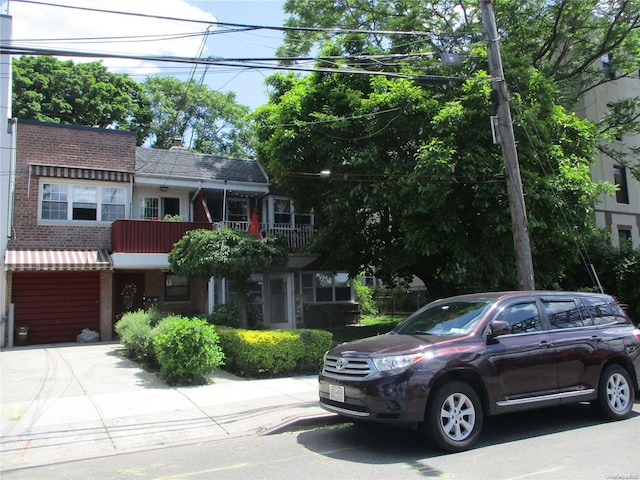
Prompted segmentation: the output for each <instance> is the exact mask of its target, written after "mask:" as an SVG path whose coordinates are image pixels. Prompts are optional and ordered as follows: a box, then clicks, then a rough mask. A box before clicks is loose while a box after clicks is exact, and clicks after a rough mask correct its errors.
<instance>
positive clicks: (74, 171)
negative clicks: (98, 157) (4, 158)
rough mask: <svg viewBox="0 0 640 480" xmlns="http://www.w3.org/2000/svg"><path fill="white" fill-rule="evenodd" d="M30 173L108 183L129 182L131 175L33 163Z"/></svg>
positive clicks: (103, 170) (123, 172) (104, 170)
mask: <svg viewBox="0 0 640 480" xmlns="http://www.w3.org/2000/svg"><path fill="white" fill-rule="evenodd" d="M29 169H30V170H29V171H30V173H33V174H34V175H40V176H43V177H57V178H69V179H75V180H102V181H106V182H129V180H130V179H131V173H129V172H125V171H123V170H106V169H101V168H89V167H71V166H65V165H43V164H37V163H32V164H30V165H29Z"/></svg>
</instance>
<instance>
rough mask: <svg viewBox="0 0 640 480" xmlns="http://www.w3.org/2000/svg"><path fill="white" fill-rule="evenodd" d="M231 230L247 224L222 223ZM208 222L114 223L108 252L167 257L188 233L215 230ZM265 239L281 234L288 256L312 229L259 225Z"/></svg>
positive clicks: (309, 227) (286, 225)
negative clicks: (175, 244)
mask: <svg viewBox="0 0 640 480" xmlns="http://www.w3.org/2000/svg"><path fill="white" fill-rule="evenodd" d="M221 223H224V224H225V225H226V226H228V227H229V228H233V229H234V230H241V231H246V230H247V229H248V228H249V222H241V221H233V222H221ZM214 225H216V224H212V223H207V222H166V221H157V220H124V219H121V220H116V221H115V222H113V225H112V227H111V248H112V249H113V251H114V252H116V253H168V252H170V251H171V249H172V248H173V244H174V243H176V242H177V241H178V240H180V239H181V238H182V237H183V236H184V234H185V233H187V232H188V231H191V230H198V229H201V228H203V229H211V228H214ZM261 230H262V232H263V234H265V235H275V234H277V233H282V234H284V235H285V236H286V237H287V243H288V245H289V251H290V252H296V251H298V250H300V249H301V248H302V247H303V246H304V245H305V244H306V243H307V242H308V241H309V238H310V237H311V235H312V234H313V226H312V225H299V226H296V227H295V228H292V227H291V225H288V224H274V225H262V226H261Z"/></svg>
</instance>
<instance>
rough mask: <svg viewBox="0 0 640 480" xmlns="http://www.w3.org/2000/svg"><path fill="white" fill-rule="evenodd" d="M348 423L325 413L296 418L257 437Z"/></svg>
mask: <svg viewBox="0 0 640 480" xmlns="http://www.w3.org/2000/svg"><path fill="white" fill-rule="evenodd" d="M348 422H349V421H348V420H346V419H345V418H343V417H341V416H340V415H338V414H336V413H325V414H321V415H310V416H307V417H297V418H293V419H291V420H288V421H286V422H283V423H280V424H278V425H276V426H274V427H271V428H268V429H266V430H264V431H263V432H260V433H259V434H258V435H259V436H267V435H278V434H280V433H285V432H295V431H297V430H305V429H308V428H321V427H328V426H330V425H337V424H340V423H348Z"/></svg>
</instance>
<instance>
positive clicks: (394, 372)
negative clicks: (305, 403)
mask: <svg viewBox="0 0 640 480" xmlns="http://www.w3.org/2000/svg"><path fill="white" fill-rule="evenodd" d="M639 375H640V330H639V329H638V328H636V327H634V326H633V324H632V323H631V321H630V319H629V317H628V316H627V315H626V314H625V312H624V311H623V310H622V308H621V307H620V306H619V305H618V303H616V301H615V300H614V299H613V298H612V297H610V296H608V295H603V294H595V293H575V292H545V291H531V292H493V293H482V294H473V295H463V296H458V297H452V298H446V299H442V300H438V301H436V302H433V303H430V304H429V305H427V306H425V307H423V308H421V309H420V310H418V311H416V312H415V313H414V314H412V315H411V316H409V317H408V318H407V319H406V320H404V321H403V322H402V323H400V324H399V325H398V326H397V327H396V328H394V329H393V331H391V332H390V333H388V334H386V335H380V336H377V337H371V338H366V339H363V340H357V341H354V342H349V343H344V344H342V345H339V346H337V347H335V348H334V349H332V350H330V351H329V352H327V354H326V357H325V361H324V366H323V368H322V372H321V374H320V387H319V389H320V405H321V406H322V407H323V408H325V409H326V410H329V411H332V412H337V413H339V414H341V415H344V416H346V417H348V418H351V419H359V420H368V421H378V422H393V423H397V424H407V425H416V426H418V427H420V428H422V429H424V430H425V431H426V432H427V433H429V434H430V435H431V437H432V438H433V439H434V440H435V442H436V443H437V445H438V446H440V447H441V448H443V449H445V450H447V451H452V452H456V451H461V450H465V449H467V448H469V447H471V446H472V445H473V443H474V442H475V441H476V440H477V439H478V436H479V435H480V430H481V428H482V421H483V417H484V416H485V415H496V414H500V413H505V412H514V411H519V410H528V409H532V408H539V407H546V406H551V405H561V404H565V403H571V402H585V401H586V402H591V404H592V405H593V406H594V407H595V408H596V409H597V410H598V412H600V413H601V414H602V415H603V416H604V417H605V418H607V419H612V420H619V419H623V418H626V417H628V416H630V415H631V411H632V408H633V403H634V398H635V390H638V388H640V385H639V382H640V379H639Z"/></svg>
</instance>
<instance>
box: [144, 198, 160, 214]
mask: <svg viewBox="0 0 640 480" xmlns="http://www.w3.org/2000/svg"><path fill="white" fill-rule="evenodd" d="M140 200H141V202H142V206H141V207H140V218H142V219H143V220H158V219H159V218H160V199H159V198H157V197H145V198H142V199H140Z"/></svg>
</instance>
